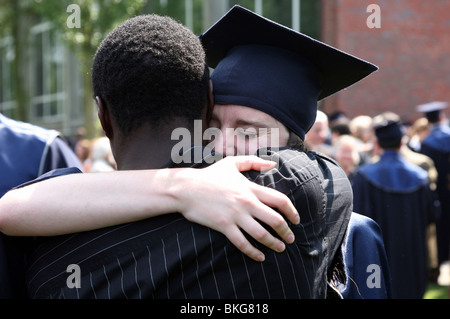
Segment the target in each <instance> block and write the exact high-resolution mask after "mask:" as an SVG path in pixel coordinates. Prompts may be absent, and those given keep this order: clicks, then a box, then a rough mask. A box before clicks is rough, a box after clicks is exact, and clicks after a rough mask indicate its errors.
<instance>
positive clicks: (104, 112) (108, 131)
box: [95, 96, 114, 139]
mask: <svg viewBox="0 0 450 319" xmlns="http://www.w3.org/2000/svg"><path fill="white" fill-rule="evenodd" d="M95 101H96V102H97V106H98V118H99V120H100V124H101V125H102V128H103V131H105V135H106V137H108V138H109V139H111V138H112V137H113V135H114V134H113V129H112V123H111V115H110V114H109V111H108V108H107V107H106V103H105V102H104V101H103V100H102V98H101V97H99V96H96V97H95Z"/></svg>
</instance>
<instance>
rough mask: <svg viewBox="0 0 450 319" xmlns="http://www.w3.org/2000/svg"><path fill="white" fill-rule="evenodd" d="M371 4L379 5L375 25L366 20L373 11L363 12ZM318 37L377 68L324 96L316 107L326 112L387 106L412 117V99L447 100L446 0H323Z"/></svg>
mask: <svg viewBox="0 0 450 319" xmlns="http://www.w3.org/2000/svg"><path fill="white" fill-rule="evenodd" d="M371 4H376V5H378V7H379V9H380V11H379V13H380V15H379V17H380V21H379V22H380V27H379V28H376V27H375V28H370V27H369V26H373V25H372V24H371V23H369V26H368V24H367V20H369V22H373V21H374V20H373V19H372V18H373V17H374V16H371V15H372V14H375V13H376V12H375V11H373V10H369V12H368V6H369V5H371ZM369 9H370V8H369ZM321 39H322V41H324V42H326V43H329V44H331V45H333V46H336V47H337V48H339V49H341V50H344V51H346V52H349V53H351V54H354V55H356V56H358V57H361V58H363V59H366V60H368V61H370V62H372V63H374V64H376V65H378V66H379V68H380V69H379V71H377V72H376V73H374V74H373V75H371V76H370V77H369V78H367V79H365V80H363V81H362V82H360V83H357V84H356V85H354V86H353V87H352V88H350V89H348V90H345V91H342V92H340V93H338V94H336V95H334V96H332V97H331V98H329V99H327V100H325V101H323V103H322V104H321V106H320V107H321V108H322V109H323V110H324V111H325V112H327V113H329V114H330V113H332V112H334V111H337V110H341V111H344V112H345V113H346V114H348V115H349V116H356V115H365V114H367V115H370V116H374V115H376V114H379V113H381V112H383V111H386V110H390V111H393V112H396V113H398V114H400V115H402V116H403V117H404V118H405V120H414V119H416V118H417V117H419V116H420V114H418V113H417V112H416V111H415V106H416V105H418V104H422V103H426V102H430V101H434V100H441V101H448V102H450V1H448V0H433V1H423V0H322V38H321ZM448 115H449V111H448V110H447V116H448Z"/></svg>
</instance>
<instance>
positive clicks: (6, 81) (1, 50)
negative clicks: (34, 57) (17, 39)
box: [0, 37, 16, 117]
mask: <svg viewBox="0 0 450 319" xmlns="http://www.w3.org/2000/svg"><path fill="white" fill-rule="evenodd" d="M12 40H13V39H12V37H5V38H3V39H1V40H0V83H1V85H0V112H1V113H2V114H4V115H5V116H8V117H12V115H13V113H14V108H15V106H16V102H15V101H14V100H13V99H14V97H13V93H12V92H13V90H14V87H13V83H14V81H13V66H12V64H13V61H14V58H15V52H14V47H13V45H12Z"/></svg>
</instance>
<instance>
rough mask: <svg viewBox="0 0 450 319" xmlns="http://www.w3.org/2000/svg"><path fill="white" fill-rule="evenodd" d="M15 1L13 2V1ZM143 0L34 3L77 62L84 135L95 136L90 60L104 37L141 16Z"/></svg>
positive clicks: (37, 1) (34, 6) (37, 0)
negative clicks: (80, 75)
mask: <svg viewBox="0 0 450 319" xmlns="http://www.w3.org/2000/svg"><path fill="white" fill-rule="evenodd" d="M13 2H14V0H13ZM145 3H146V0H77V1H73V0H61V1H54V0H34V3H33V4H34V5H33V9H34V10H35V12H37V13H38V14H40V15H42V17H43V18H44V19H45V20H48V21H50V22H52V23H53V25H54V27H55V28H56V29H57V30H58V31H59V32H61V34H62V38H63V39H64V41H65V42H66V43H67V45H68V46H69V48H70V49H71V50H73V52H74V53H75V54H76V56H77V57H78V59H79V62H80V71H81V74H82V77H83V96H84V98H83V112H84V117H85V118H84V122H85V128H86V135H87V136H88V137H93V136H95V134H96V123H97V121H96V116H95V102H94V99H93V93H92V79H91V68H92V59H93V57H94V55H95V52H96V50H97V47H98V45H99V44H100V42H101V40H102V39H103V38H104V37H105V36H106V34H107V33H108V32H109V31H111V30H112V29H113V28H114V27H116V26H117V25H118V24H120V23H121V22H123V21H124V20H125V19H127V18H129V17H132V16H134V15H137V14H140V13H141V11H142V9H143V7H144V5H145Z"/></svg>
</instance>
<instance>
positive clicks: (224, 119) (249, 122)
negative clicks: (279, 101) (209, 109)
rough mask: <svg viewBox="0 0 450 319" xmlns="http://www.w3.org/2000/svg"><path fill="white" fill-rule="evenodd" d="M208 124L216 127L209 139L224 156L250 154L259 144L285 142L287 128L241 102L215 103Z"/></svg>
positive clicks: (286, 139) (276, 145)
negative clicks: (229, 103) (215, 133)
mask: <svg viewBox="0 0 450 319" xmlns="http://www.w3.org/2000/svg"><path fill="white" fill-rule="evenodd" d="M210 126H211V127H213V128H217V129H218V131H219V134H217V135H216V136H214V138H213V139H214V140H213V143H214V148H215V150H216V152H219V153H222V154H223V155H224V156H235V155H253V154H255V152H256V151H257V150H258V149H259V148H264V147H283V146H286V145H287V143H288V140H289V130H288V129H287V128H286V127H285V126H284V125H283V124H281V122H279V121H278V120H276V119H275V118H274V117H272V116H270V115H269V114H267V113H264V112H262V111H259V110H257V109H254V108H250V107H246V106H241V105H218V104H216V105H215V106H214V110H213V114H212V117H211V121H210Z"/></svg>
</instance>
